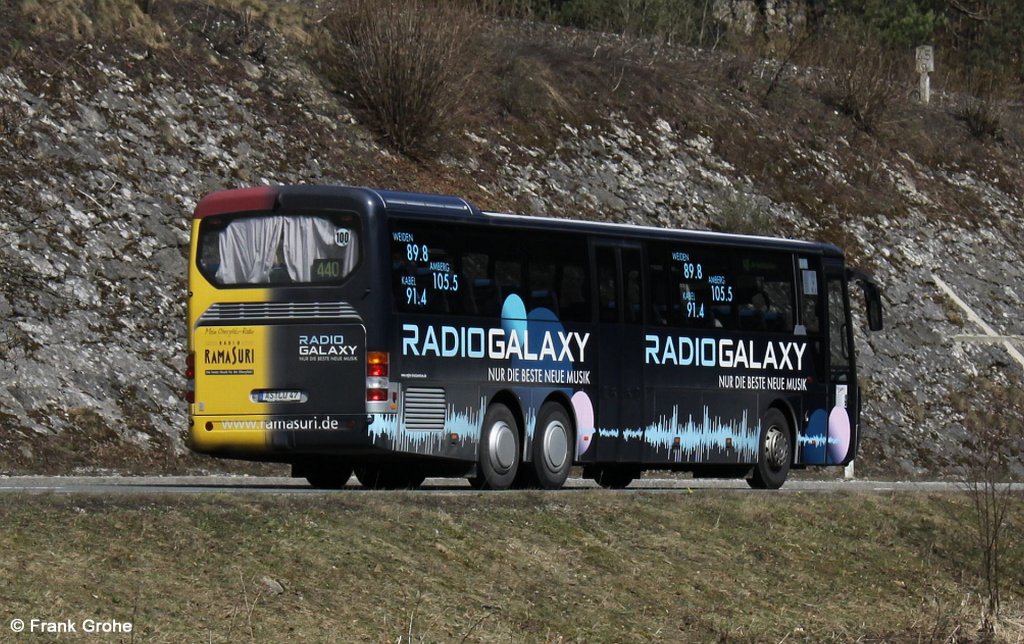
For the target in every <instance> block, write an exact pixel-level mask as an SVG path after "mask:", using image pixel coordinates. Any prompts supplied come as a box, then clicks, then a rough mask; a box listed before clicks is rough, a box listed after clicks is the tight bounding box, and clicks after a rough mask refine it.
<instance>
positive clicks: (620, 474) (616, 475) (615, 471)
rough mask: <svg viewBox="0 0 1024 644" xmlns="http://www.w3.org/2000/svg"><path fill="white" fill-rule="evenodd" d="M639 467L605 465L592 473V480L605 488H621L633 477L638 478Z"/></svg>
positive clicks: (627, 484) (625, 486)
mask: <svg viewBox="0 0 1024 644" xmlns="http://www.w3.org/2000/svg"><path fill="white" fill-rule="evenodd" d="M641 474H642V472H641V471H640V468H639V467H631V466H629V465H605V466H604V467H602V468H601V469H599V470H597V471H596V472H595V473H594V480H595V481H597V484H598V485H600V486H601V487H603V488H605V489H606V490H622V489H625V488H627V487H629V484H630V483H632V482H633V480H634V479H638V478H640V475H641Z"/></svg>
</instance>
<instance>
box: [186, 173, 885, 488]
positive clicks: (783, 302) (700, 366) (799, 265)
mask: <svg viewBox="0 0 1024 644" xmlns="http://www.w3.org/2000/svg"><path fill="white" fill-rule="evenodd" d="M853 285H857V286H859V290H860V291H861V292H862V293H863V296H864V300H863V301H864V302H865V305H866V315H865V318H866V320H867V326H869V328H870V329H872V330H878V329H881V327H882V306H881V296H880V290H879V287H878V285H877V284H876V283H875V281H874V280H873V279H872V278H871V276H870V275H869V274H868V273H866V272H864V271H861V270H857V269H856V268H851V267H849V266H847V265H846V263H845V261H844V255H843V252H842V251H841V250H840V249H839V248H837V247H836V246H834V245H831V244H826V243H814V242H808V241H794V240H787V239H777V238H770V237H759V236H746V235H735V234H724V233H715V232H707V231H690V230H666V229H660V228H654V227H645V226H634V225H623V224H612V223H596V222H589V221H573V220H568V219H553V218H543V217H531V216H523V215H511V214H500V213H491V212H482V211H481V210H479V209H478V208H476V207H475V206H474V205H472V204H471V203H469V202H467V201H466V200H464V199H461V198H457V197H450V196H439V195H427V194H413V193H403V192H392V191H385V190H375V189H368V188H355V187H341V186H312V185H296V186H274V187H255V188H244V189H235V190H225V191H220V192H215V193H212V194H210V195H208V196H206V197H205V198H203V199H202V200H201V201H200V202H199V203H198V205H197V207H196V209H195V212H194V217H193V223H192V230H191V244H190V260H189V282H188V355H187V363H186V374H185V375H186V377H187V380H188V388H187V391H186V394H185V397H186V399H187V401H188V403H189V444H190V446H191V448H192V449H193V450H195V451H197V452H200V453H205V454H211V455H215V456H219V457H226V458H236V459H249V460H256V461H268V462H278V463H285V464H290V466H291V471H292V474H293V476H296V477H300V478H305V479H307V480H308V481H309V483H310V484H311V485H313V486H315V487H319V488H340V487H342V486H344V485H346V483H347V482H348V481H349V480H350V477H351V476H352V475H353V474H355V476H356V479H357V480H358V481H359V482H360V483H361V484H362V485H363V486H365V487H370V488H410V487H416V486H418V485H420V484H421V483H422V482H423V481H424V479H425V477H427V476H444V477H466V478H468V479H469V481H470V482H471V483H472V484H473V485H474V486H476V487H478V488H481V489H507V488H511V487H540V488H545V489H556V488H559V487H561V486H562V485H563V484H564V482H565V481H566V478H567V476H568V475H569V471H570V468H572V467H574V466H576V467H579V468H581V474H582V476H583V477H585V478H590V479H594V480H595V481H596V482H597V483H598V484H600V485H601V486H604V487H609V488H622V487H625V486H627V485H629V484H630V483H631V482H632V481H633V480H634V479H636V478H638V477H640V476H641V474H642V472H644V471H646V470H671V471H677V472H689V473H691V474H692V475H693V476H694V477H735V478H745V479H746V480H747V481H748V482H749V483H750V485H751V486H753V487H756V488H769V489H774V488H778V487H780V486H781V485H782V484H783V482H784V481H785V480H786V478H787V476H788V474H789V472H790V471H791V470H793V469H803V468H806V467H808V466H829V465H834V466H842V465H846V464H848V463H850V462H851V461H852V460H853V458H854V457H855V456H856V453H857V446H858V442H859V435H860V433H859V416H860V409H861V390H860V388H859V387H858V384H857V369H856V356H855V351H854V340H853V338H854V334H853V324H852V316H851V310H850V290H851V288H852V286H853Z"/></svg>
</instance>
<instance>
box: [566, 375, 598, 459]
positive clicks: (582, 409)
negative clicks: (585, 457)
mask: <svg viewBox="0 0 1024 644" xmlns="http://www.w3.org/2000/svg"><path fill="white" fill-rule="evenodd" d="M570 402H572V409H573V411H575V412H576V455H577V456H580V455H582V454H583V453H584V452H586V451H587V450H588V449H590V443H591V439H593V437H594V403H592V402H591V401H590V396H588V395H587V394H585V393H583V392H582V391H577V392H576V393H574V394H573V395H572V399H571V401H570Z"/></svg>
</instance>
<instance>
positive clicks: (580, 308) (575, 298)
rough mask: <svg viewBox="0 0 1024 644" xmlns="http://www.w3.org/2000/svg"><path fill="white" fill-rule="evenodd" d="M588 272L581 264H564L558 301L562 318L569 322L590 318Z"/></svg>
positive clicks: (583, 320)
mask: <svg viewBox="0 0 1024 644" xmlns="http://www.w3.org/2000/svg"><path fill="white" fill-rule="evenodd" d="M586 293H587V274H586V272H585V271H584V270H583V266H582V265H581V264H569V263H567V264H565V265H563V266H562V278H561V280H560V282H559V288H558V301H559V303H560V305H561V315H560V319H562V320H563V321H568V322H585V321H588V320H589V319H590V308H589V306H588V304H589V298H587V295H586Z"/></svg>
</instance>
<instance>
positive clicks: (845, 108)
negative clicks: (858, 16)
mask: <svg viewBox="0 0 1024 644" xmlns="http://www.w3.org/2000/svg"><path fill="white" fill-rule="evenodd" d="M816 45H817V46H816V47H815V48H814V49H815V52H816V53H815V56H814V58H815V59H816V60H817V62H818V64H819V65H820V66H821V69H822V76H821V80H820V93H821V96H822V99H823V100H824V101H825V103H826V104H828V105H830V106H832V107H833V108H834V109H836V110H837V111H839V112H841V113H843V114H846V115H847V116H849V117H850V118H851V119H853V122H854V123H856V124H857V126H858V127H860V128H862V129H864V130H865V131H868V132H871V131H874V130H876V129H877V128H878V126H879V125H881V124H882V122H883V121H884V120H885V119H886V118H887V117H888V116H889V114H890V113H891V112H892V110H893V108H894V106H895V104H896V101H897V100H898V99H899V98H900V96H901V94H902V92H901V87H902V83H901V82H900V81H901V79H900V74H898V73H897V69H899V67H898V65H897V63H896V60H895V56H894V55H893V52H892V51H890V50H888V49H886V48H884V47H881V46H880V45H879V44H878V43H877V42H875V41H874V40H872V39H870V38H868V37H866V36H864V35H863V34H858V32H857V31H856V30H844V29H842V28H835V29H832V30H828V31H824V32H821V35H820V37H819V38H818V39H817V43H816Z"/></svg>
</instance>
